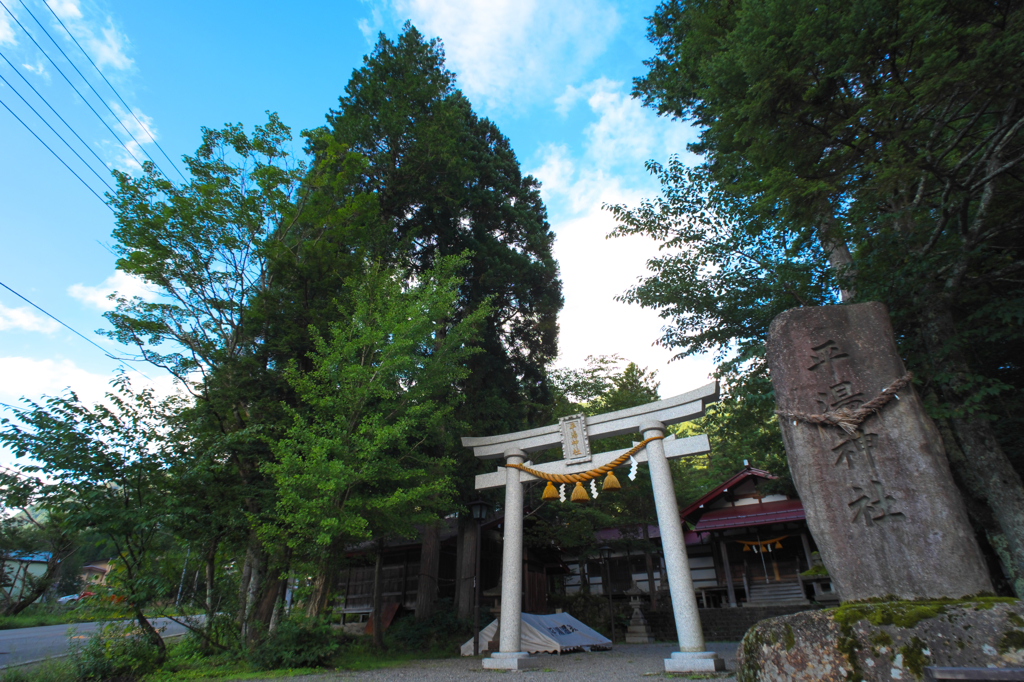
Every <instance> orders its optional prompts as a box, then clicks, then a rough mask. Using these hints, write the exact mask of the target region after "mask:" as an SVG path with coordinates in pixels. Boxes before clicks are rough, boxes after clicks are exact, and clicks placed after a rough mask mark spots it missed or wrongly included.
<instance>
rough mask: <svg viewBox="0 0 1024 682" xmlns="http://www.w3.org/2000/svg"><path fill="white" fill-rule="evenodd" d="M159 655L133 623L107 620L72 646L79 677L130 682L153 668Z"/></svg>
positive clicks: (109, 681)
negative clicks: (83, 641)
mask: <svg viewBox="0 0 1024 682" xmlns="http://www.w3.org/2000/svg"><path fill="white" fill-rule="evenodd" d="M158 657H159V654H158V652H157V649H156V647H154V646H153V644H152V642H150V641H149V639H148V638H147V637H146V635H145V634H144V633H143V632H141V631H140V630H139V628H138V625H136V624H135V623H131V622H128V623H125V622H120V623H107V624H106V625H103V626H101V627H100V629H99V630H98V631H97V632H96V633H95V634H94V635H92V636H91V637H89V639H88V640H87V641H86V643H85V644H84V645H82V646H75V647H73V648H72V659H73V661H74V666H75V673H76V676H77V677H78V679H79V680H97V681H100V680H102V681H103V682H134V680H137V679H139V678H140V677H142V676H143V675H145V674H147V673H150V672H153V671H154V670H156V668H157V660H158Z"/></svg>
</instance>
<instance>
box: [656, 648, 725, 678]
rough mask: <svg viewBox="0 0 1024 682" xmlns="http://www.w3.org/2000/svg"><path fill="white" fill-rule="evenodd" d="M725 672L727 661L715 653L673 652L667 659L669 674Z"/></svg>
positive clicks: (666, 665) (666, 664) (666, 669)
mask: <svg viewBox="0 0 1024 682" xmlns="http://www.w3.org/2000/svg"><path fill="white" fill-rule="evenodd" d="M722 670H725V659H722V658H719V657H718V654H717V653H715V652H714V651H673V652H672V658H666V659H665V672H667V673H704V672H718V671H722Z"/></svg>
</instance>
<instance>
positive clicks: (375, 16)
mask: <svg viewBox="0 0 1024 682" xmlns="http://www.w3.org/2000/svg"><path fill="white" fill-rule="evenodd" d="M364 1H365V0H364ZM357 25H358V26H359V30H360V31H361V32H362V34H363V37H364V38H366V42H367V43H368V44H369V45H370V47H373V46H374V45H376V44H377V34H378V33H380V30H381V29H382V28H383V27H384V17H383V16H382V15H381V11H380V7H372V8H370V19H360V20H359V21H358V22H357Z"/></svg>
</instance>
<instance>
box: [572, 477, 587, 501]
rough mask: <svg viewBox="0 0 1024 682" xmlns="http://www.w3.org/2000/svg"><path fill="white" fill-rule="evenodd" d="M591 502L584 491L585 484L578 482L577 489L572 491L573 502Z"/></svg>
mask: <svg viewBox="0 0 1024 682" xmlns="http://www.w3.org/2000/svg"><path fill="white" fill-rule="evenodd" d="M589 500H590V498H589V497H587V491H586V490H584V489H583V484H582V483H580V482H579V481H576V487H575V488H573V490H572V498H571V501H572V502H579V503H580V504H583V503H585V502H588V501H589Z"/></svg>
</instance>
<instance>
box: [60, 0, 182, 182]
mask: <svg viewBox="0 0 1024 682" xmlns="http://www.w3.org/2000/svg"><path fill="white" fill-rule="evenodd" d="M43 4H44V5H45V6H46V9H48V10H50V14H52V15H53V18H54V19H56V20H57V23H59V24H60V26H61V28H63V29H64V30H65V31H67V34H68V37H69V38H71V40H73V41H74V43H75V45H78V49H79V50H81V51H82V54H84V55H85V58H86V59H88V60H89V63H90V64H92V68H94V69H96V73H98V74H99V75H100V78H102V79H103V82H104V83H106V84H107V86H108V87H109V88H110V90H111V92H113V93H114V95H115V96H116V97H117V99H119V100H120V101H121V104H123V105H124V108H125V109H127V110H128V112H129V113H131V115H132V118H134V119H135V121H136V122H137V123H138V124H139V127H141V128H142V129H143V130H145V131H146V135H149V139H151V140H153V144H155V145H156V148H157V149H159V150H160V153H161V154H163V155H164V158H165V159H167V162H168V163H170V164H171V166H172V167H173V168H174V170H176V171H178V175H180V176H181V179H182V180H185V181H186V182H188V179H187V178H186V177H185V174H184V173H182V172H181V170H180V169H179V168H178V166H177V165H176V164H175V163H174V161H173V160H172V159H171V157H169V156H168V155H167V152H165V151H164V148H163V147H161V146H160V143H159V142H157V141H156V138H155V137H153V133H151V132H150V131H149V127H148V126H145V125H143V124H142V121H140V120H139V117H138V116H136V115H135V112H134V111H133V110H132V108H131V107H130V106H128V103H127V102H125V101H124V98H123V97H121V95H120V93H118V91H117V90H116V89H115V88H114V86H113V85H112V84H111V83H110V81H109V80H107V77H106V76H105V75H103V72H102V71H100V67H98V66H96V62H94V61H93V60H92V57H90V56H89V53H88V52H86V51H85V48H84V47H82V44H81V43H79V42H78V39H77V38H75V36H74V35H72V33H71V31H69V30H68V27H67V26H65V25H64V22H63V21H61V18H60V17H59V16H57V13H56V12H54V11H53V8H52V7H50V3H48V2H44V3H43Z"/></svg>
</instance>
